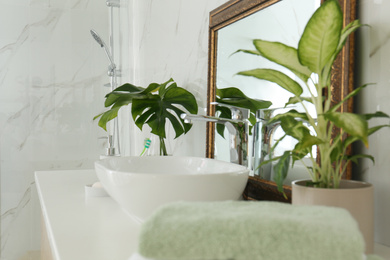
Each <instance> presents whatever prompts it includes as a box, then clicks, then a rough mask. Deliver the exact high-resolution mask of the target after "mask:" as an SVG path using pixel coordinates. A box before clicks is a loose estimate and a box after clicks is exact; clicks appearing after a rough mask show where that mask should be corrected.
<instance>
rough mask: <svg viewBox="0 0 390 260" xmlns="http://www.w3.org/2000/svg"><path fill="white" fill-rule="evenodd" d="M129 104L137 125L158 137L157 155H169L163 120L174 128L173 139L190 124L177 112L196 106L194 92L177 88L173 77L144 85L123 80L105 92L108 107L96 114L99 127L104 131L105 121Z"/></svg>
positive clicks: (191, 109)
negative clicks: (159, 82)
mask: <svg viewBox="0 0 390 260" xmlns="http://www.w3.org/2000/svg"><path fill="white" fill-rule="evenodd" d="M129 104H131V114H132V117H133V119H134V122H135V124H136V126H137V127H138V128H139V129H141V130H142V127H143V125H145V124H147V125H149V127H150V128H151V133H152V134H155V135H157V136H158V137H159V141H160V155H168V152H167V149H166V145H165V138H166V121H167V120H168V121H169V122H170V123H171V124H172V126H173V129H174V130H175V134H176V135H175V138H177V137H179V136H181V135H182V134H185V133H187V132H188V131H189V130H190V129H191V127H192V125H191V124H187V123H185V122H184V120H183V119H181V118H180V115H181V114H183V113H186V111H188V112H189V113H197V112H198V105H197V102H196V99H195V97H194V95H193V94H191V93H190V92H189V91H187V90H186V89H184V88H181V87H178V86H177V84H176V83H175V82H174V81H173V79H170V80H168V81H167V82H164V83H162V84H158V83H151V84H150V85H149V86H148V87H147V88H143V87H137V86H134V85H132V84H130V83H126V84H124V85H122V86H120V87H118V88H116V89H115V90H114V91H112V92H111V93H108V94H107V95H106V100H105V104H104V105H105V107H110V108H109V110H107V111H105V112H104V113H101V114H99V115H97V116H96V117H95V118H94V119H97V118H100V119H99V123H98V124H99V126H100V127H102V128H103V129H104V130H106V125H107V122H108V121H110V120H112V119H114V118H116V117H117V116H118V111H119V109H121V108H122V107H123V106H127V105H129Z"/></svg>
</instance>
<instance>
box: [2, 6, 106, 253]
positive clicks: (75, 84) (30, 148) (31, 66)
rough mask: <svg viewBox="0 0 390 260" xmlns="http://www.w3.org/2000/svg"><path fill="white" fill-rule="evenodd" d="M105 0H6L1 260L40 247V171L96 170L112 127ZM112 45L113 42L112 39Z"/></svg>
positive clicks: (3, 55)
mask: <svg viewBox="0 0 390 260" xmlns="http://www.w3.org/2000/svg"><path fill="white" fill-rule="evenodd" d="M91 28H94V29H96V31H98V32H99V34H100V35H101V37H102V38H103V39H108V8H107V6H106V3H105V1H104V0H101V1H89V0H68V1H64V0H12V1H4V0H0V32H1V34H0V93H1V95H0V173H1V189H0V191H1V249H0V252H1V254H0V255H1V257H0V258H1V259H2V260H16V259H24V258H23V257H30V258H27V259H32V258H31V257H32V256H31V255H30V256H28V255H29V253H30V252H31V251H34V250H37V249H39V241H40V233H39V232H40V209H39V203H38V200H37V196H36V193H35V186H34V171H36V170H53V169H74V168H92V167H93V164H92V162H93V161H94V160H95V159H97V158H98V157H99V154H100V153H101V152H102V151H103V146H104V141H103V140H98V137H99V136H103V135H104V132H103V131H102V130H100V129H99V128H98V127H97V124H96V122H93V121H92V118H93V116H94V115H96V114H98V113H100V112H101V111H102V110H103V97H104V95H105V93H106V92H107V90H108V89H107V88H104V87H103V84H105V83H107V82H108V81H109V80H108V77H107V76H106V70H107V65H108V62H107V60H106V57H105V54H104V52H103V50H102V49H101V48H100V47H99V45H98V44H97V43H96V42H95V41H94V40H93V38H92V37H91V35H90V32H89V30H90V29H91ZM105 41H106V42H107V41H108V40H105Z"/></svg>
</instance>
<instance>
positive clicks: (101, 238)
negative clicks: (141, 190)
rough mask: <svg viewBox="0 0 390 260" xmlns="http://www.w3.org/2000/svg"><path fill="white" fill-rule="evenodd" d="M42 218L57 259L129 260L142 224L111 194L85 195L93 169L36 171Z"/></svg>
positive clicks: (92, 181) (92, 180)
mask: <svg viewBox="0 0 390 260" xmlns="http://www.w3.org/2000/svg"><path fill="white" fill-rule="evenodd" d="M35 180H36V185H37V190H38V195H39V199H40V203H41V208H42V214H43V219H44V222H45V224H46V229H47V233H48V237H49V241H50V245H51V248H52V251H53V257H54V258H55V259H57V260H60V259H61V260H78V259H80V260H90V259H91V260H92V259H93V260H99V259H102V260H103V259H104V260H107V259H115V260H121V259H124V260H127V259H129V257H130V256H131V254H132V253H133V252H135V251H136V245H137V237H138V232H139V225H138V224H136V223H135V222H133V221H132V220H131V218H130V217H129V216H127V215H126V214H125V213H124V212H123V211H122V210H121V209H120V208H119V206H118V204H117V203H116V202H115V201H113V200H112V199H111V198H110V197H88V198H86V196H85V192H84V186H85V185H87V184H92V183H94V182H96V181H97V177H96V174H95V171H94V170H72V171H46V172H36V173H35Z"/></svg>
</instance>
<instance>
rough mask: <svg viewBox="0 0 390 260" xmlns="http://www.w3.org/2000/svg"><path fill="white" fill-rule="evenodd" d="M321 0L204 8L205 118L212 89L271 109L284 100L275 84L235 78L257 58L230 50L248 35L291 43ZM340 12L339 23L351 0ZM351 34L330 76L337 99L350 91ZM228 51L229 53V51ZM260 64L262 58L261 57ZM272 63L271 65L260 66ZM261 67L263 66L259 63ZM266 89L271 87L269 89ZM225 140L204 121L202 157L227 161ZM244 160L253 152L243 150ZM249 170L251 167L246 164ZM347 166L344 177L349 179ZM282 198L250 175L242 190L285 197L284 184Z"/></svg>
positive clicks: (245, 45) (347, 16)
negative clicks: (206, 11) (206, 54)
mask: <svg viewBox="0 0 390 260" xmlns="http://www.w3.org/2000/svg"><path fill="white" fill-rule="evenodd" d="M323 1H324V0H299V1H296V0H231V1H228V2H226V3H225V4H223V5H222V6H220V7H218V8H217V9H215V10H213V11H211V12H210V28H209V71H208V73H209V74H208V99H207V100H208V109H207V113H208V115H210V116H214V115H215V107H214V105H211V103H212V102H214V101H215V94H216V88H217V87H218V88H226V87H237V88H239V89H240V90H241V91H243V92H244V94H246V95H247V96H249V97H251V98H256V99H263V100H270V101H271V102H272V103H273V107H271V108H276V107H279V106H280V105H281V104H284V103H285V101H286V100H285V99H288V96H283V95H284V94H285V93H282V92H273V91H274V90H275V89H276V88H271V87H269V88H267V86H266V85H264V84H265V83H262V84H263V86H261V88H259V87H256V86H255V85H256V84H259V83H258V82H256V83H255V82H253V79H248V78H244V77H240V76H235V74H236V73H238V72H239V71H243V70H246V69H254V68H257V67H260V66H259V62H261V61H259V60H258V59H257V60H254V59H253V57H249V56H248V55H247V56H245V53H238V54H233V53H234V52H236V51H237V50H239V49H253V45H252V40H253V39H264V40H270V41H280V42H283V43H285V44H287V45H290V46H294V47H297V45H298V41H299V38H300V35H301V34H302V32H303V30H304V26H305V25H306V23H307V21H308V20H309V19H310V17H311V15H312V14H313V13H314V11H315V10H316V8H318V6H319V5H320V2H323ZM339 2H340V5H341V7H342V9H343V12H344V24H348V23H349V22H350V21H351V20H353V19H355V9H356V2H355V0H339ZM353 51H354V42H353V38H350V39H349V42H348V44H346V45H345V47H344V49H343V51H342V52H341V53H340V55H339V57H338V58H337V61H336V63H335V66H334V68H333V75H332V97H331V98H332V100H334V101H335V102H337V101H339V100H341V99H342V98H343V97H345V96H346V95H347V94H348V93H349V92H350V91H351V90H352V89H353ZM232 54H233V55H232ZM263 62H265V61H263ZM265 65H266V66H273V65H272V64H268V63H267V64H265ZM261 66H263V67H264V64H262V65H261ZM271 89H272V91H271ZM341 110H342V111H351V110H352V100H350V102H349V103H346V104H344V106H343V107H342V108H341ZM227 146H228V141H226V140H225V139H223V138H222V137H220V136H219V135H218V134H216V131H215V125H214V124H213V123H208V125H207V143H206V156H207V157H208V158H217V159H220V160H226V161H229V155H228V154H224V151H228V148H227ZM249 153H250V154H249V158H251V157H252V155H253V154H252V153H253V151H249ZM250 167H252V168H253V166H251V165H250ZM350 168H351V167H349V169H348V170H347V173H346V176H345V178H348V179H349V178H350V177H351V170H350ZM284 189H285V193H286V194H287V196H288V198H287V199H285V198H284V197H283V196H282V194H281V193H279V192H278V191H277V189H276V184H275V183H274V182H273V181H272V179H265V178H262V177H260V176H257V175H254V176H251V177H250V179H249V181H248V185H247V187H246V189H245V192H244V197H245V198H246V199H252V200H277V201H290V200H291V187H290V186H289V185H285V186H284Z"/></svg>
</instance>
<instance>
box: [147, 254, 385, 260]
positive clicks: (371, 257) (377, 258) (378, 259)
mask: <svg viewBox="0 0 390 260" xmlns="http://www.w3.org/2000/svg"><path fill="white" fill-rule="evenodd" d="M146 260H147V259H146ZM366 260H384V259H383V258H382V257H380V256H377V255H367V258H366Z"/></svg>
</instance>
